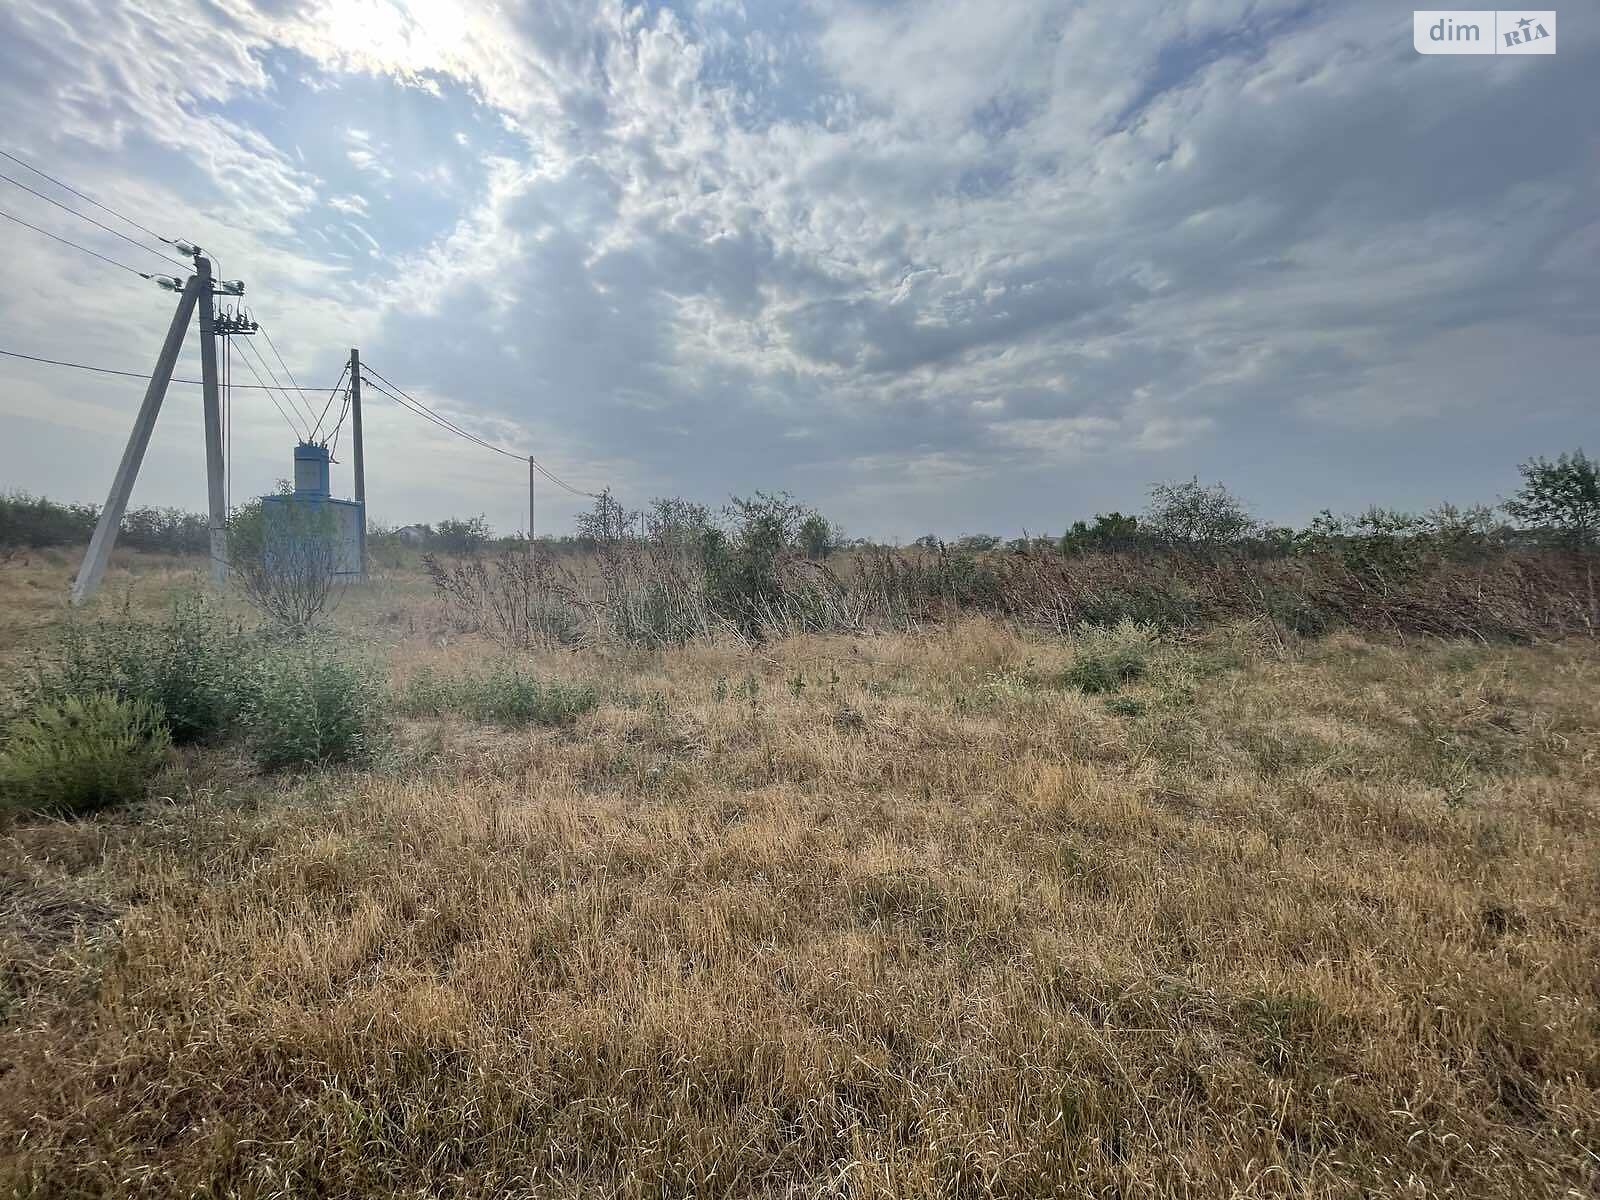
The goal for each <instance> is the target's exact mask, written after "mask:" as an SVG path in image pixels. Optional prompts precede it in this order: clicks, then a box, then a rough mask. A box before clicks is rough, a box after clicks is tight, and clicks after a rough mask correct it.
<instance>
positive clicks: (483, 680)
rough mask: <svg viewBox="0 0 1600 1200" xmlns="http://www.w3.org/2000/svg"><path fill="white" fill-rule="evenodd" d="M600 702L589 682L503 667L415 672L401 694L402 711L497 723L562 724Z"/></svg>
mask: <svg viewBox="0 0 1600 1200" xmlns="http://www.w3.org/2000/svg"><path fill="white" fill-rule="evenodd" d="M599 702H600V697H599V693H598V692H597V691H596V690H595V688H594V686H593V685H591V684H587V683H562V682H560V681H555V680H540V679H535V678H534V677H533V676H531V675H526V674H524V673H523V672H522V671H520V670H519V669H517V668H516V667H505V666H498V667H496V668H495V669H494V670H492V671H490V672H488V673H487V674H481V675H461V676H457V677H455V678H453V679H449V678H442V677H440V676H438V675H435V674H434V673H433V672H431V671H423V672H419V673H418V674H417V675H416V677H415V678H413V679H412V681H411V684H410V686H409V687H408V688H407V689H406V691H405V693H404V695H403V696H402V698H401V705H402V707H403V708H404V709H405V711H407V712H409V713H412V714H414V715H418V716H445V715H448V714H452V713H457V714H460V715H461V716H464V717H467V718H469V719H471V720H474V721H490V722H493V723H495V724H499V725H563V724H566V723H567V722H569V721H574V720H576V719H577V718H578V717H579V716H581V715H582V714H583V713H586V712H589V711H590V710H591V709H593V708H594V707H595V706H596V705H597V704H598V703H599Z"/></svg>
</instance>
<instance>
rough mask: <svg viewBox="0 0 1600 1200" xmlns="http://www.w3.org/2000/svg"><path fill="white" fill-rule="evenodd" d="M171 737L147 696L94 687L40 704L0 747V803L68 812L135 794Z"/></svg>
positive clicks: (136, 796)
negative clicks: (135, 696)
mask: <svg viewBox="0 0 1600 1200" xmlns="http://www.w3.org/2000/svg"><path fill="white" fill-rule="evenodd" d="M171 745H172V741H171V738H170V737H169V735H168V733H167V730H166V727H165V726H164V725H163V724H162V722H161V715H160V713H159V711H158V710H157V709H156V707H155V706H154V705H152V704H150V703H148V702H147V701H143V700H124V699H121V698H119V697H117V696H114V695H111V694H109V693H105V692H101V693H97V694H94V695H90V696H69V697H67V698H66V699H65V700H63V701H61V702H60V703H58V704H48V703H47V704H40V705H38V706H36V707H35V708H34V709H33V710H32V711H31V712H30V713H29V714H28V715H26V716H24V717H22V718H21V719H19V720H17V721H15V722H14V723H13V724H12V726H11V728H10V730H9V732H8V734H7V737H6V741H5V746H4V749H3V750H0V804H3V805H4V806H5V807H7V808H13V809H18V810H23V811H29V812H46V813H51V814H54V815H56V816H72V815H76V814H78V813H86V812H93V811H95V810H96V809H100V808H105V807H106V806H108V805H112V804H122V803H125V802H127V801H130V800H137V799H139V798H140V797H142V796H143V795H144V793H145V790H146V789H147V788H148V786H149V783H150V780H151V778H152V777H153V776H154V775H155V773H156V772H157V771H158V770H160V768H161V765H162V763H163V762H165V761H166V757H167V753H168V751H169V749H170V748H171Z"/></svg>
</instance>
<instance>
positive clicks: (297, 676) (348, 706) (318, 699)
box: [245, 639, 387, 770]
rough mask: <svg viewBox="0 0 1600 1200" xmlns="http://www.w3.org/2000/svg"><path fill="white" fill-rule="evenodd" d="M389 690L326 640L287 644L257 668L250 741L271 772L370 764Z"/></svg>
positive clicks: (248, 720) (248, 718)
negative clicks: (329, 765)
mask: <svg viewBox="0 0 1600 1200" xmlns="http://www.w3.org/2000/svg"><path fill="white" fill-rule="evenodd" d="M386 703H387V701H386V697H385V695H384V689H383V688H382V686H381V685H380V684H379V682H378V681H377V679H376V678H375V676H374V675H373V673H372V672H371V671H370V670H368V669H367V668H366V667H364V666H363V665H361V664H358V663H352V662H349V661H347V660H345V659H343V658H341V657H340V656H339V655H338V654H337V653H336V652H334V650H333V649H332V648H331V647H330V646H329V645H328V644H327V643H326V642H324V641H322V640H321V639H311V640H306V641H300V642H291V643H288V644H285V645H282V646H280V647H278V648H277V650H276V651H275V652H274V653H272V654H269V655H265V656H263V657H262V658H261V660H260V661H259V662H258V663H257V664H256V666H255V669H254V672H253V674H252V680H251V688H250V695H249V699H248V701H247V703H246V707H245V736H246V740H247V741H248V743H249V745H250V749H251V751H252V753H253V754H254V755H255V758H256V761H257V762H258V763H259V764H260V765H261V766H262V767H263V768H265V769H266V770H280V769H283V768H288V767H307V766H315V765H317V764H322V763H349V764H361V763H366V762H369V761H371V759H372V758H373V757H374V755H376V754H377V752H378V751H379V749H380V748H381V746H382V743H383V740H384V733H385V722H384V716H383V714H384V709H385V706H386Z"/></svg>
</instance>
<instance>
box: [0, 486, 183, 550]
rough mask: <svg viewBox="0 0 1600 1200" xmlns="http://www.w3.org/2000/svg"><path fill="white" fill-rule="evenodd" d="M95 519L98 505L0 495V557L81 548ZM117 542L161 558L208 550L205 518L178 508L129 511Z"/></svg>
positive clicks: (21, 495)
mask: <svg viewBox="0 0 1600 1200" xmlns="http://www.w3.org/2000/svg"><path fill="white" fill-rule="evenodd" d="M99 519H100V508H99V506H98V505H94V504H58V503H57V502H56V501H54V500H47V499H46V498H45V497H43V496H33V495H29V494H28V493H27V492H9V493H5V494H0V554H6V553H14V552H15V551H17V550H20V549H43V548H45V547H49V546H81V545H83V544H85V543H87V542H88V540H89V535H90V534H92V533H93V532H94V525H95V522H96V521H98V520H99ZM117 544H118V545H119V546H128V547H131V548H132V549H135V550H148V551H155V552H159V553H163V554H204V553H206V552H207V550H208V549H209V546H210V542H209V535H208V529H207V525H206V518H205V517H203V516H201V515H200V514H199V513H191V512H184V511H183V510H182V509H181V508H133V509H129V510H128V511H127V512H126V513H124V514H123V517H122V532H121V533H120V534H118V536H117Z"/></svg>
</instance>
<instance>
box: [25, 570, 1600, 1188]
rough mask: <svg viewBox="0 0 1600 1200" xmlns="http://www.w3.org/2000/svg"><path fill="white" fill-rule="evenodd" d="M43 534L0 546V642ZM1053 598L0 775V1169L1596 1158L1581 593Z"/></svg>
mask: <svg viewBox="0 0 1600 1200" xmlns="http://www.w3.org/2000/svg"><path fill="white" fill-rule="evenodd" d="M68 573H69V568H68V566H67V564H66V562H65V560H61V559H56V560H51V559H48V558H47V559H45V560H43V561H35V562H33V563H31V564H27V565H20V564H11V565H9V566H7V567H5V568H4V569H3V570H0V612H3V613H4V617H3V626H0V637H3V638H4V645H3V647H0V660H3V661H4V662H6V663H7V664H8V665H9V666H10V667H12V668H16V667H17V666H19V665H20V664H21V663H23V662H24V661H25V659H26V657H27V656H28V654H29V653H30V651H31V649H32V648H34V647H37V646H38V645H41V644H43V643H44V641H45V640H46V639H47V638H48V637H49V636H50V631H51V628H52V626H53V624H55V623H57V622H59V621H60V620H61V618H62V610H61V608H60V600H61V596H62V594H63V593H64V590H65V584H66V580H67V576H68ZM192 579H193V570H192V568H191V567H189V566H186V565H185V564H182V563H173V562H161V561H150V562H141V561H136V560H130V561H129V563H128V564H126V565H125V566H124V568H121V569H119V570H118V571H116V572H114V573H113V575H112V576H111V577H110V580H109V584H108V587H107V590H106V595H105V599H104V601H103V603H104V604H106V605H111V606H114V605H117V604H119V603H123V602H124V601H126V602H127V603H129V604H130V605H131V606H132V607H133V608H135V609H137V610H140V611H158V610H159V609H160V608H161V606H162V605H163V604H164V603H165V602H166V598H167V596H168V595H169V594H170V593H171V592H172V591H173V590H175V589H178V588H181V587H184V586H187V585H188V584H189V583H190V581H192ZM334 621H335V623H336V624H337V625H339V626H340V627H341V628H343V629H345V630H346V631H347V633H348V636H349V637H350V638H351V639H352V640H353V641H354V642H356V643H358V644H359V645H360V646H361V647H363V649H364V652H367V653H370V654H372V655H374V656H376V657H377V658H379V659H380V660H381V661H382V663H383V664H384V666H385V668H386V670H387V671H388V672H389V673H390V675H391V677H392V678H393V680H394V681H395V682H396V683H397V684H403V683H404V682H405V680H406V679H407V678H409V677H412V676H414V675H415V674H416V673H417V672H418V671H419V670H421V669H422V668H424V667H426V668H428V669H430V670H431V671H433V672H436V673H438V674H441V675H449V674H451V673H459V672H461V671H463V670H465V669H467V668H469V667H474V666H480V665H482V664H485V663H488V662H491V661H492V660H494V659H495V658H497V657H501V656H502V655H503V652H501V651H498V650H496V649H495V648H494V647H493V646H491V645H489V644H488V643H484V642H479V641H476V640H474V639H471V638H459V637H455V636H452V635H450V634H448V633H447V632H445V631H444V630H443V627H442V625H441V624H440V621H439V618H438V615H437V609H436V606H435V603H434V601H433V599H432V597H431V595H430V594H429V591H428V589H427V586H426V581H425V580H423V579H422V578H421V577H420V576H415V575H411V574H405V575H398V576H393V577H390V578H388V579H386V580H382V581H380V582H379V583H377V584H375V585H374V586H373V587H372V588H371V589H369V590H368V591H366V592H365V593H363V594H359V595H357V594H352V595H351V596H349V597H347V598H346V600H345V602H344V603H343V605H342V606H341V607H340V609H339V610H338V612H337V613H336V614H335V617H334ZM1081 649H1082V648H1081V647H1080V646H1078V645H1077V644H1076V643H1075V642H1074V641H1073V640H1072V639H1059V638H1054V639H1047V638H1044V637H1040V636H1034V635H1028V634H1024V633H1022V632H1019V631H1018V630H1016V629H1013V628H1010V627H1007V626H1005V625H1003V624H1001V623H998V622H994V621H990V620H984V619H969V620H965V621H961V622H957V623H952V624H948V625H942V626H935V627H928V628H924V629H922V630H920V631H917V632H913V633H905V634H894V635H883V636H875V637H821V636H814V637H799V638H793V639H790V640H786V641H781V642H776V643H768V644H766V645H763V646H760V647H757V648H750V647H747V646H744V645H742V644H736V643H731V642H730V643H728V644H705V645H699V646H692V647H688V648H683V649H677V650H670V651H665V652H649V653H647V652H643V651H620V650H612V651H606V650H584V651H563V652H550V653H540V654H535V655H531V656H525V657H524V659H523V665H524V666H525V667H526V668H527V669H529V670H531V671H533V672H535V673H537V674H538V675H539V676H540V677H541V678H549V679H559V680H567V681H582V682H587V683H590V684H592V685H593V686H594V687H595V688H596V689H597V691H598V695H599V697H600V701H599V704H598V705H597V706H596V707H595V708H593V709H592V710H591V711H588V712H586V713H584V714H583V715H581V716H579V717H578V718H577V719H576V721H575V722H570V723H566V724H562V725H557V726H527V727H516V726H512V727H507V726H503V725H494V724H480V723H475V722H472V721H469V720H466V719H464V718H462V717H459V716H453V715H446V716H440V717H424V718H418V717H408V718H405V719H402V720H400V721H399V722H398V727H397V730H396V733H395V737H394V739H393V744H392V745H391V746H390V747H389V748H388V750H387V751H386V752H385V754H384V756H383V757H382V758H381V760H380V761H379V762H378V763H376V764H375V765H374V766H372V767H371V768H370V769H363V770H359V771H357V770H350V769H329V770H322V771H315V772H309V773H304V772H302V773H278V774H262V773H260V772H258V771H257V770H255V769H254V768H253V767H252V766H250V765H249V764H248V763H247V762H246V761H245V760H243V759H242V758H241V756H240V755H239V754H238V752H237V751H234V750H231V749H226V748H216V747H213V748H210V749H198V750H195V749H186V750H183V751H181V752H179V754H178V756H177V758H176V760H175V764H174V765H173V766H172V767H171V768H169V769H168V770H167V772H166V774H165V775H164V776H163V777H162V778H161V779H160V781H159V785H158V787H157V789H156V793H157V794H156V795H154V796H152V798H150V799H149V800H147V801H146V802H144V803H143V804H141V805H137V806H134V807H132V808H129V809H123V810H116V811H110V812H106V813H102V814H100V815H98V816H96V817H93V818H87V819H82V820H76V821H53V820H43V819H37V818H30V819H24V820H18V821H15V822H14V823H13V824H12V825H11V826H10V827H9V828H8V829H6V830H5V831H4V833H3V837H0V953H3V954H4V956H5V960H6V971H5V974H4V978H3V984H0V1191H4V1192H6V1193H8V1194H14V1195H17V1196H40V1197H45V1196H52V1197H54V1196H60V1197H67V1196H149V1197H158V1196H159V1197H166V1196H248V1197H267V1196H284V1197H288V1196H353V1195H364V1196H411V1197H433V1196H465V1195H475V1196H477V1195H482V1196H523V1195H529V1196H593V1197H611V1196H617V1197H622V1196H628V1197H644V1196H658V1197H659V1196H690V1195H693V1196H727V1197H762V1196H795V1197H799V1196H807V1197H825V1196H839V1197H860V1198H866V1197H918V1196H962V1197H968V1196H971V1197H978V1196H1112V1195H1116V1196H1163V1197H1166V1196H1170V1197H1210V1196H1239V1197H1255V1196H1292V1197H1313V1196H1351V1197H1354V1196H1393V1197H1427V1196H1503V1197H1527V1196H1574V1197H1577V1196H1588V1195H1593V1194H1595V1192H1596V1190H1597V1189H1600V1157H1597V1156H1600V820H1597V818H1600V648H1597V646H1596V644H1595V642H1593V641H1592V640H1574V641H1570V642H1567V643H1564V644H1559V645H1541V646H1511V645H1498V644H1495V645H1485V644H1481V643H1469V642H1464V641H1456V642H1441V641H1426V640H1424V641H1416V642H1412V643H1410V644H1401V643H1399V642H1382V641H1375V640H1362V639H1359V638H1356V637H1354V636H1352V635H1348V634H1335V635H1331V636H1329V637H1326V638H1323V639H1319V640H1296V639H1292V638H1290V639H1287V640H1286V639H1285V638H1284V637H1283V636H1282V635H1281V634H1277V633H1269V632H1268V631H1266V630H1264V629H1262V628H1259V627H1257V626H1254V625H1235V626H1232V627H1227V628H1218V629H1215V630H1212V631H1210V632H1207V633H1205V634H1203V635H1196V636H1194V637H1192V638H1176V637H1173V638H1166V639H1163V640H1161V641H1160V642H1159V643H1157V644H1156V645H1155V647H1154V648H1153V650H1151V651H1150V657H1149V664H1148V670H1147V672H1146V673H1145V674H1144V676H1143V677H1142V678H1140V679H1138V680H1136V681H1134V682H1132V683H1130V684H1129V685H1128V686H1126V687H1124V688H1122V689H1120V690H1117V691H1115V692H1113V693H1110V694H1090V693H1085V692H1084V691H1082V690H1080V689H1078V688H1075V687H1073V686H1070V685H1069V683H1068V682H1067V674H1068V672H1069V669H1070V668H1071V666H1072V664H1073V662H1074V659H1075V656H1077V655H1078V654H1079V653H1080V652H1081Z"/></svg>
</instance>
